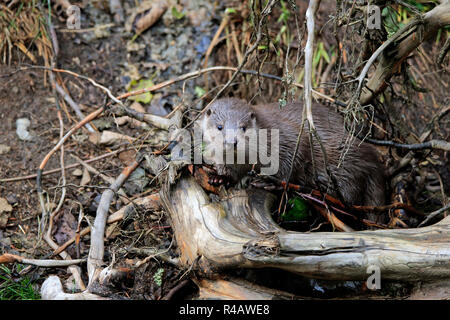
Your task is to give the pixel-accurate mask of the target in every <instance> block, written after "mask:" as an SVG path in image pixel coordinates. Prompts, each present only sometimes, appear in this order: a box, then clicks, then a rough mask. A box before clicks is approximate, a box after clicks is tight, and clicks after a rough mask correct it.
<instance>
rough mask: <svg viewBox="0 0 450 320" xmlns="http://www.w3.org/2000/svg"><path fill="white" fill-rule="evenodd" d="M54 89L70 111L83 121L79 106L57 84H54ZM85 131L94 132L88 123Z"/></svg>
mask: <svg viewBox="0 0 450 320" xmlns="http://www.w3.org/2000/svg"><path fill="white" fill-rule="evenodd" d="M55 88H56V91H58V93H59V94H60V95H61V96H62V97H63V98H64V100H66V102H67V103H68V104H69V105H70V106H71V107H72V109H73V110H74V111H75V113H76V115H77V116H78V118H79V119H80V120H83V119H84V117H85V115H84V114H83V112H81V110H80V106H79V105H78V104H77V103H76V102H75V101H73V99H72V97H71V96H70V95H69V94H68V93H67V92H66V91H65V90H64V89H63V88H61V86H60V85H59V84H57V83H56V82H55ZM85 127H86V129H88V131H89V132H95V130H94V128H92V126H91V125H90V124H89V123H86V125H85Z"/></svg>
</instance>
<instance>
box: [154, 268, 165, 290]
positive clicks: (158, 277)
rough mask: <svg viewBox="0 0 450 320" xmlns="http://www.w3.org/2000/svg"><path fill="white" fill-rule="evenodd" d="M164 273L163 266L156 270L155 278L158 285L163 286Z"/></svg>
mask: <svg viewBox="0 0 450 320" xmlns="http://www.w3.org/2000/svg"><path fill="white" fill-rule="evenodd" d="M163 273H164V269H163V268H159V269H158V270H156V272H155V274H154V275H153V280H154V281H155V283H156V284H157V285H158V287H161V285H162V275H163Z"/></svg>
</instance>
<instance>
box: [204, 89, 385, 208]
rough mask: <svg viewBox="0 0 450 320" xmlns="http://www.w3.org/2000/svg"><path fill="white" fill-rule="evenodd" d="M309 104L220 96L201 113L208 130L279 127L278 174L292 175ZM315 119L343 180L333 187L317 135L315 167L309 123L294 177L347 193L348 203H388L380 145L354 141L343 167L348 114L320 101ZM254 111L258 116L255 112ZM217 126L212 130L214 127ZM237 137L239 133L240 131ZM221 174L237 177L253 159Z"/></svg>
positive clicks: (227, 167)
mask: <svg viewBox="0 0 450 320" xmlns="http://www.w3.org/2000/svg"><path fill="white" fill-rule="evenodd" d="M302 110H303V106H302V104H300V103H288V104H287V105H286V106H285V107H284V108H283V109H282V110H280V107H279V105H278V104H277V103H274V104H261V105H257V106H251V105H249V104H247V103H246V102H245V101H243V100H239V99H234V98H226V99H220V100H217V101H216V102H215V103H213V104H212V105H211V107H210V111H209V112H208V113H207V114H205V115H204V116H203V118H202V119H201V127H202V130H203V132H204V134H205V133H206V134H208V132H209V131H210V130H217V124H222V125H223V126H227V127H229V128H231V127H234V128H239V126H241V125H242V124H245V125H246V126H247V127H253V128H264V129H278V130H279V136H280V150H279V155H280V161H279V165H280V167H279V170H278V173H277V174H276V175H275V177H276V178H278V179H280V180H286V179H287V176H288V174H289V170H290V167H291V162H292V155H293V152H294V149H295V145H296V141H297V135H298V132H299V130H300V125H301V114H302ZM312 110H313V118H314V124H315V126H316V129H317V133H318V135H319V137H320V139H321V141H322V144H323V146H324V148H325V150H326V155H327V162H328V168H329V172H330V173H331V175H332V178H333V180H334V181H335V183H336V184H337V189H338V190H339V191H337V190H333V183H332V182H331V181H330V179H329V177H328V175H327V172H326V168H325V163H324V156H323V152H322V149H321V148H320V145H319V143H318V142H317V139H315V138H313V148H312V149H313V155H314V162H315V167H316V173H317V176H316V178H315V174H314V171H313V164H312V157H311V148H310V142H309V129H308V126H307V125H306V126H305V128H304V129H303V130H304V131H303V134H302V139H301V143H300V146H299V150H298V152H297V155H296V157H295V162H294V166H293V171H292V175H291V179H290V182H292V183H296V184H299V185H304V186H308V187H311V188H317V187H319V189H321V190H323V191H327V192H328V193H329V194H331V195H333V196H335V197H338V198H342V199H343V200H344V202H346V203H347V204H354V205H373V206H379V205H383V204H384V203H385V177H384V169H383V167H382V166H381V164H380V162H379V160H378V153H377V151H376V149H375V148H374V147H373V146H372V145H369V144H367V143H364V142H363V143H361V141H360V140H358V139H356V140H355V141H353V144H352V145H350V147H349V149H348V151H347V153H346V155H345V158H344V161H343V163H342V164H341V165H340V166H339V167H338V164H339V159H340V156H341V152H342V151H343V150H344V148H346V147H347V148H348V146H345V139H346V137H347V136H348V133H347V132H346V131H345V128H344V122H343V119H342V117H341V116H340V115H339V114H337V113H336V112H335V111H334V110H332V109H331V108H328V107H326V106H323V105H320V104H314V105H313V107H312ZM251 114H253V118H251V117H249V115H251ZM211 132H212V131H211ZM237 139H241V137H239V133H238V136H237ZM216 169H217V171H218V174H220V175H226V176H229V177H231V179H232V180H234V181H236V180H237V179H239V178H242V177H243V176H244V175H245V174H246V173H247V172H248V171H249V170H250V169H251V166H249V165H218V166H216Z"/></svg>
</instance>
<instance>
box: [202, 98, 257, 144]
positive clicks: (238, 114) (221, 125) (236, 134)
mask: <svg viewBox="0 0 450 320" xmlns="http://www.w3.org/2000/svg"><path fill="white" fill-rule="evenodd" d="M201 125H202V129H203V135H204V139H205V140H206V141H209V142H213V141H214V140H215V139H214V137H215V136H216V137H217V136H221V138H222V139H223V140H222V141H223V143H224V145H225V147H234V146H236V145H237V143H238V141H244V140H242V139H246V132H247V131H248V130H249V129H257V124H256V116H255V113H254V112H253V110H252V109H251V108H250V106H249V105H248V104H247V103H246V102H245V101H243V100H239V99H234V98H225V99H219V100H217V101H215V102H214V103H213V104H212V105H211V106H210V107H209V109H208V110H207V111H206V113H205V115H204V117H203V119H202V124H201Z"/></svg>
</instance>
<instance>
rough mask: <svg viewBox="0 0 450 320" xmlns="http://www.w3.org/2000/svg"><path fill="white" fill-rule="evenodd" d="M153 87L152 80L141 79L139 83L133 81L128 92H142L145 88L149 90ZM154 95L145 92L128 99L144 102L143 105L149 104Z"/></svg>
mask: <svg viewBox="0 0 450 320" xmlns="http://www.w3.org/2000/svg"><path fill="white" fill-rule="evenodd" d="M151 86H153V81H152V80H150V79H141V80H139V81H137V80H131V82H130V84H129V85H128V92H131V91H136V90H141V89H145V88H149V87H151ZM152 98H153V95H152V94H151V93H150V92H145V93H142V94H139V95H136V96H131V97H128V99H130V100H133V101H137V102H142V103H149V102H150V101H152Z"/></svg>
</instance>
